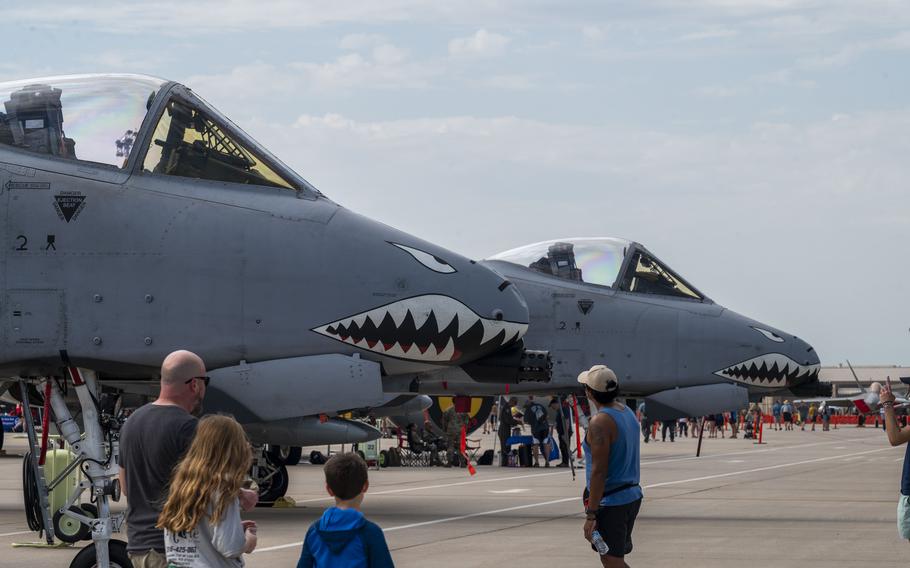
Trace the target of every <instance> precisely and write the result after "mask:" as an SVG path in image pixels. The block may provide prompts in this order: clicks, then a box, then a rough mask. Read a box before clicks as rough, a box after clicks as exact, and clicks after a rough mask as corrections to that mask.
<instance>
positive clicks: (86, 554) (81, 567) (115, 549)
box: [70, 540, 133, 568]
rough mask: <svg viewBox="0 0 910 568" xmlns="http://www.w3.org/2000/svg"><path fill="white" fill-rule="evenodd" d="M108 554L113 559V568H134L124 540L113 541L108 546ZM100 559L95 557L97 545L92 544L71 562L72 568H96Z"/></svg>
mask: <svg viewBox="0 0 910 568" xmlns="http://www.w3.org/2000/svg"><path fill="white" fill-rule="evenodd" d="M107 550H108V554H109V555H110V559H111V568H133V563H132V562H130V557H129V555H127V553H126V543H125V542H123V541H122V540H112V541H110V542H109V543H108V544H107ZM97 566H98V558H97V556H96V555H95V545H94V544H90V545H88V546H86V547H85V548H83V549H82V550H80V551H79V554H77V555H76V557H75V558H73V561H72V562H70V568H96V567H97Z"/></svg>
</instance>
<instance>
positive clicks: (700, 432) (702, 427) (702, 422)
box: [695, 416, 705, 457]
mask: <svg viewBox="0 0 910 568" xmlns="http://www.w3.org/2000/svg"><path fill="white" fill-rule="evenodd" d="M698 421H699V423H700V424H699V427H698V449H697V450H695V457H699V456H701V440H702V438H703V437H704V436H705V417H704V416H702V417H701V418H699V419H698Z"/></svg>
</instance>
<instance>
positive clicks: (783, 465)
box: [644, 448, 891, 489]
mask: <svg viewBox="0 0 910 568" xmlns="http://www.w3.org/2000/svg"><path fill="white" fill-rule="evenodd" d="M890 449H891V448H878V449H877V450H866V451H865V452H856V453H852V454H840V455H837V456H827V457H823V458H814V459H811V460H803V461H798V462H790V463H781V464H777V465H766V466H764V467H756V468H752V469H743V470H740V471H731V472H728V473H717V474H714V475H705V476H703V477H693V478H691V479H680V480H676V481H664V482H662V483H652V484H651V485H645V486H644V488H645V489H651V488H654V487H667V486H669V485H679V484H682V483H692V482H693V481H707V480H709V479H720V478H722V477H732V476H734V475H745V474H747V473H758V472H760V471H771V470H774V469H783V468H786V467H794V466H797V465H806V464H809V463H819V462H824V461H831V460H839V459H842V458H850V457H853V456H865V455H868V454H874V453H878V452H885V451H888V450H890Z"/></svg>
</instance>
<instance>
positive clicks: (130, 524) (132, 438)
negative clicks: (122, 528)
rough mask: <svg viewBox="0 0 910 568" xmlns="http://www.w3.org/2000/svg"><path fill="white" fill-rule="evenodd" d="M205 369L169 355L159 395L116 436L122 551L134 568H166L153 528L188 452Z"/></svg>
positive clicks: (190, 356) (195, 359)
mask: <svg viewBox="0 0 910 568" xmlns="http://www.w3.org/2000/svg"><path fill="white" fill-rule="evenodd" d="M208 381H209V379H208V377H206V376H205V363H203V361H202V359H201V358H200V357H199V356H198V355H196V354H194V353H190V352H189V351H175V352H174V353H171V354H170V355H168V356H167V357H166V358H165V359H164V363H162V365H161V393H160V394H159V396H158V399H157V400H155V402H152V403H151V404H146V405H145V406H143V407H141V408H139V409H138V410H136V411H135V412H134V413H133V414H132V415H131V416H130V417H129V419H127V421H126V423H125V424H124V425H123V430H122V431H121V435H120V461H119V464H118V465H119V466H120V485H121V487H122V488H123V494H124V495H125V496H126V498H127V502H128V505H129V507H128V509H127V513H126V522H127V539H128V541H129V544H128V545H127V551H128V552H129V555H130V559H131V560H132V562H133V566H134V567H135V568H166V567H167V559H166V558H165V556H164V532H163V531H161V530H160V529H157V528H155V525H156V524H157V523H158V515H159V514H160V513H161V508H162V506H163V505H164V500H165V499H166V497H167V494H166V492H165V491H166V488H167V484H168V482H169V481H170V478H171V472H172V471H173V470H174V467H176V465H177V463H178V462H179V461H180V458H181V457H183V454H184V452H186V449H187V448H188V447H189V446H190V443H191V442H192V440H193V435H194V434H195V433H196V422H197V421H196V418H195V416H194V414H199V413H200V412H201V410H202V399H203V398H204V397H205V387H206V385H207V384H208Z"/></svg>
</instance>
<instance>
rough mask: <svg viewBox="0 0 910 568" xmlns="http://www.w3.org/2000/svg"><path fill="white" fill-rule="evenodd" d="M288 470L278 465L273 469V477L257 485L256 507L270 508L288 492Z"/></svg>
mask: <svg viewBox="0 0 910 568" xmlns="http://www.w3.org/2000/svg"><path fill="white" fill-rule="evenodd" d="M289 481H290V479H289V477H288V468H287V466H285V465H279V466H276V468H275V475H273V476H271V477H270V478H268V479H267V480H265V481H263V482H262V483H260V484H259V503H258V504H257V505H256V506H257V507H271V506H272V504H273V503H274V502H275V501H277V500H278V499H279V498H280V497H284V496H285V494H286V493H287V492H288V482H289Z"/></svg>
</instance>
